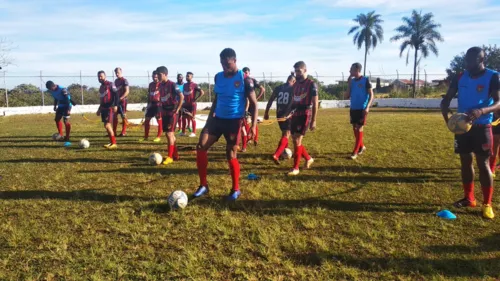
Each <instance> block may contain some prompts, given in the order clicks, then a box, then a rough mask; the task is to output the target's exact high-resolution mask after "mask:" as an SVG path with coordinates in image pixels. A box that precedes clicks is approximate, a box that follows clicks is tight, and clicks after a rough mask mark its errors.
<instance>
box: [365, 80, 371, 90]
mask: <svg viewBox="0 0 500 281" xmlns="http://www.w3.org/2000/svg"><path fill="white" fill-rule="evenodd" d="M371 88H372V82H370V79H366V89H367V90H369V89H371Z"/></svg>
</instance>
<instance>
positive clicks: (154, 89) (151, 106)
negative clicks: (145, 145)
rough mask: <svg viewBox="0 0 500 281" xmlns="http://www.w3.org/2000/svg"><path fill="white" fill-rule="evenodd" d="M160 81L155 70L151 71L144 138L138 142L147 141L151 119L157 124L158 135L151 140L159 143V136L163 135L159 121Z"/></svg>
mask: <svg viewBox="0 0 500 281" xmlns="http://www.w3.org/2000/svg"><path fill="white" fill-rule="evenodd" d="M159 87H160V80H159V79H158V74H157V73H156V70H155V71H153V82H151V83H149V88H148V105H147V106H146V118H145V120H144V138H142V139H140V140H139V141H140V142H143V141H147V140H148V137H149V128H150V126H151V125H150V122H151V118H153V117H155V118H156V121H157V122H158V134H157V135H156V138H155V139H154V140H153V141H154V142H160V141H161V138H160V137H161V134H162V133H163V124H162V119H161V101H160V91H159Z"/></svg>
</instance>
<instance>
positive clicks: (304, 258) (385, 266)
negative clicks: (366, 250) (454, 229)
mask: <svg viewBox="0 0 500 281" xmlns="http://www.w3.org/2000/svg"><path fill="white" fill-rule="evenodd" d="M477 243H478V246H466V245H437V246H429V247H426V248H425V249H424V250H427V251H429V252H431V255H432V254H434V255H435V254H439V255H442V256H444V257H445V258H442V257H440V258H424V257H417V258H415V257H411V256H406V257H405V256H403V257H400V256H397V257H394V256H384V257H356V256H353V255H351V254H343V253H339V254H337V253H331V252H325V251H318V252H316V251H308V252H304V253H293V252H292V253H287V252H286V251H285V258H287V259H289V260H291V261H292V262H293V263H294V264H297V265H301V266H308V267H318V268H319V267H321V266H322V265H323V264H324V263H325V262H328V261H330V262H335V263H341V264H342V265H344V266H349V267H353V268H358V269H361V270H363V271H367V272H370V273H377V272H380V273H383V272H387V271H392V272H395V273H398V274H404V275H408V276H413V277H414V274H415V273H418V274H419V275H424V276H429V277H430V276H444V277H449V278H459V277H462V278H477V277H478V276H481V277H486V276H491V277H497V276H499V275H500V258H499V257H498V256H496V257H495V256H493V257H491V258H479V259H478V258H476V257H475V255H478V254H482V253H484V252H497V251H500V234H498V233H495V234H492V235H490V236H487V237H483V238H479V239H477ZM447 254H448V255H449V254H456V256H458V257H455V258H447V257H446V255H447Z"/></svg>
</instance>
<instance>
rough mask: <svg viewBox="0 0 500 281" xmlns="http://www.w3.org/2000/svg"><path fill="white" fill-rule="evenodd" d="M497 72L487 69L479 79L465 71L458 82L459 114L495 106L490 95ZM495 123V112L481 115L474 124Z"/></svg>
mask: <svg viewBox="0 0 500 281" xmlns="http://www.w3.org/2000/svg"><path fill="white" fill-rule="evenodd" d="M494 74H496V72H495V71H493V70H491V69H486V71H485V73H484V74H483V75H481V76H480V77H477V78H471V77H470V75H469V73H468V72H467V71H465V72H464V73H463V75H462V76H461V77H460V78H459V80H458V96H457V100H458V112H459V113H466V112H469V111H471V110H473V109H478V108H483V107H488V106H491V105H493V98H492V97H491V95H490V81H491V79H492V77H493V75H494ZM492 121H493V112H492V113H488V114H483V115H481V116H480V117H479V118H478V119H476V120H474V123H473V124H479V125H487V124H490V123H491V122H492Z"/></svg>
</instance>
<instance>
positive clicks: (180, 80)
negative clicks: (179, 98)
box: [176, 73, 185, 136]
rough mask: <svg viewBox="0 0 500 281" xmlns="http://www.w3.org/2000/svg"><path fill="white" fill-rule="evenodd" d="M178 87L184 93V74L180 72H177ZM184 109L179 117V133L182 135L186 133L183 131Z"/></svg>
mask: <svg viewBox="0 0 500 281" xmlns="http://www.w3.org/2000/svg"><path fill="white" fill-rule="evenodd" d="M176 85H177V87H179V91H181V93H184V76H182V74H180V73H178V74H177V83H176ZM181 119H182V111H180V112H179V116H178V119H177V128H178V129H177V133H178V134H179V135H180V136H184V135H185V134H183V133H182V120H181Z"/></svg>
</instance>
